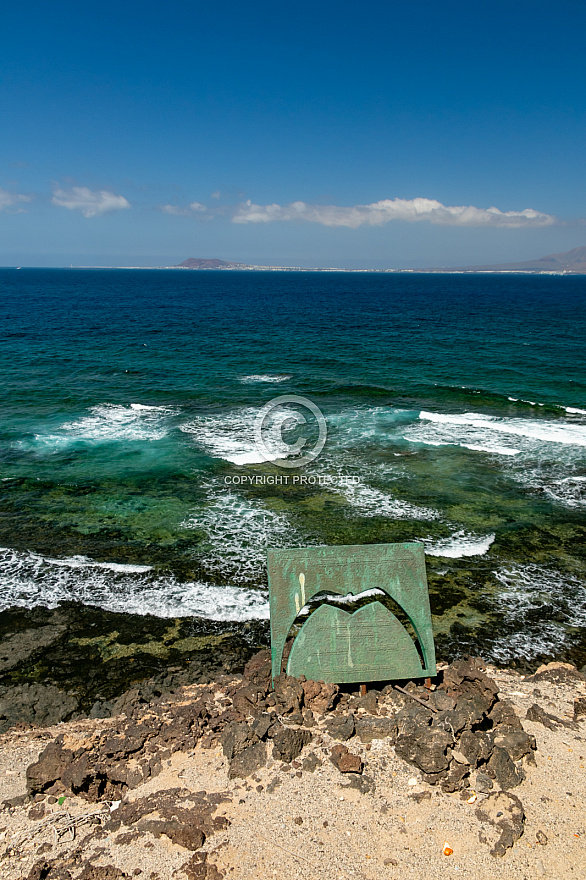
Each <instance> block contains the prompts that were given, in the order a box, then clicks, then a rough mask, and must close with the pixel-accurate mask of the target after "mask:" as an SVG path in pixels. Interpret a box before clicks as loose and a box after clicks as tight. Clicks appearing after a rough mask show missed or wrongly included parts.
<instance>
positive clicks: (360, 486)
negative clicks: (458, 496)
mask: <svg viewBox="0 0 586 880" xmlns="http://www.w3.org/2000/svg"><path fill="white" fill-rule="evenodd" d="M336 491H338V492H339V493H341V494H342V495H344V497H345V498H346V500H347V501H348V502H349V503H350V504H351V505H352V507H353V508H354V509H355V510H357V511H358V512H359V513H360V514H361V516H366V517H368V516H386V517H389V518H390V519H425V520H429V519H437V518H438V516H439V513H438V511H437V510H433V508H431V507H419V506H418V505H416V504H411V503H410V502H409V501H404V500H403V499H401V498H394V497H393V496H392V495H389V494H388V493H386V492H383V491H381V490H380V489H375V488H374V487H373V486H368V485H367V484H365V483H364V482H362V481H360V482H348V483H342V484H341V485H339V486H337V487H336Z"/></svg>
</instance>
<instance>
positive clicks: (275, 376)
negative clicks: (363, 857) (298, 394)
mask: <svg viewBox="0 0 586 880" xmlns="http://www.w3.org/2000/svg"><path fill="white" fill-rule="evenodd" d="M292 378H293V376H292V375H291V374H290V373H265V374H259V375H252V376H242V378H241V379H240V381H241V382H244V383H245V384H246V385H248V384H253V383H255V382H269V383H277V382H286V381H287V379H292Z"/></svg>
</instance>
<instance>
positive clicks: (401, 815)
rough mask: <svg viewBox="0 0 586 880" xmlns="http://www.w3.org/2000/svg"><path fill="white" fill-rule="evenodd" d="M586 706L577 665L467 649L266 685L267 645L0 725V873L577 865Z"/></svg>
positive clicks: (515, 873)
mask: <svg viewBox="0 0 586 880" xmlns="http://www.w3.org/2000/svg"><path fill="white" fill-rule="evenodd" d="M585 721H586V677H585V676H584V675H583V674H582V673H581V672H580V671H579V670H577V669H576V668H575V667H572V666H570V665H567V664H560V663H553V664H549V665H547V666H545V667H542V668H541V669H540V670H538V671H537V672H536V673H535V674H534V675H532V676H527V677H525V676H521V675H520V674H519V673H516V672H513V671H499V670H495V669H494V668H487V667H485V665H484V664H483V663H482V661H480V660H474V659H471V658H468V659H466V660H460V661H456V662H454V663H453V664H451V665H449V666H448V665H443V668H442V669H441V670H440V671H439V673H438V676H437V677H436V679H435V680H434V682H433V683H432V686H431V689H427V688H426V687H424V686H423V685H422V684H421V683H417V682H409V683H407V684H406V685H405V686H404V687H397V686H396V685H392V684H389V685H387V686H385V687H383V688H382V689H381V690H377V689H370V690H369V691H368V692H367V694H366V695H364V696H361V695H359V694H358V693H353V692H351V691H350V690H349V689H345V690H341V689H340V688H338V687H337V686H335V685H328V684H324V683H320V682H311V681H306V680H304V679H303V678H300V679H295V678H292V677H290V676H286V675H282V676H280V677H279V678H278V679H277V680H276V682H275V687H274V689H272V688H271V687H270V657H269V652H268V651H267V650H261V651H260V652H257V653H256V654H254V655H253V656H252V657H250V659H248V662H247V663H246V665H245V668H244V671H243V673H242V674H240V675H234V674H220V675H218V676H217V677H216V679H215V680H212V681H208V682H205V683H204V682H201V683H198V684H192V685H189V686H181V687H177V688H175V689H174V690H173V691H172V692H171V691H168V692H164V693H160V694H159V695H154V694H153V695H151V696H150V698H149V699H148V700H147V699H146V696H145V693H144V692H141V689H140V688H135V689H134V690H131V691H128V692H126V695H125V702H124V705H123V706H122V705H120V706H119V707H118V714H117V715H115V716H113V717H109V718H94V719H86V720H81V719H80V720H78V721H70V722H68V723H61V724H58V725H55V726H53V727H52V728H50V729H44V730H43V729H36V730H31V729H28V730H23V729H20V730H18V729H13V730H12V731H10V732H9V733H5V734H4V735H3V736H2V737H0V786H1V788H3V791H1V790H0V797H4V800H3V814H2V816H1V817H0V835H1V837H2V849H0V859H1V860H2V863H3V876H6V877H7V878H8V880H13V878H14V880H16V878H27V880H78V878H79V880H82V878H83V880H91V878H100V880H124V878H127V877H132V876H139V875H144V876H146V877H149V878H150V880H157V878H159V880H163V878H173V880H199V878H208V880H220V878H223V877H229V876H233V877H243V878H244V877H249V878H253V877H254V878H256V877H258V878H261V877H263V878H264V877H266V876H272V874H273V873H277V869H276V868H275V869H271V870H269V868H268V865H269V863H270V864H272V865H275V864H277V863H279V864H280V868H279V869H278V873H279V875H280V876H285V877H300V878H305V877H307V878H309V877H311V878H312V880H315V877H316V876H320V877H322V876H323V877H324V878H330V877H331V878H334V877H336V878H339V877H344V878H345V877H347V876H349V877H361V878H364V877H366V878H372V880H374V878H375V877H397V876H404V875H405V873H406V872H407V875H408V876H426V877H427V876H430V877H436V876H437V877H442V878H443V877H444V876H446V877H447V876H453V874H452V871H453V869H454V866H460V867H461V868H462V869H466V870H467V871H468V873H469V875H470V876H474V877H476V878H482V877H489V876H491V868H490V864H491V860H492V864H493V868H492V872H493V873H494V858H493V857H494V856H497V857H504V858H503V860H502V862H501V864H502V865H503V866H505V867H504V868H503V869H502V870H501V873H502V874H503V876H510V877H515V878H516V877H518V878H522V877H525V876H539V875H542V876H548V875H549V876H553V877H559V876H562V869H561V868H560V867H559V865H562V864H563V863H564V860H565V863H566V864H565V867H564V872H563V873H564V876H565V874H566V873H570V874H571V872H572V871H573V870H577V868H578V866H579V865H580V864H582V866H583V863H584V856H585V855H586V828H585V827H583V825H584V820H583V817H584V806H585V805H586V773H585V771H584V752H586V739H585V734H586V727H585ZM570 740H572V745H570ZM578 752H581V753H582V754H578ZM564 753H565V754H564ZM15 755H16V757H15ZM553 760H555V770H556V775H555V776H554V777H552V775H551V771H552V769H554V765H553V764H552V763H550V762H551V761H553ZM574 765H575V766H574ZM10 767H15V769H14V770H11V769H10ZM560 786H561V788H560ZM10 788H12V791H13V794H12V795H9V794H8V792H9V789H10ZM558 789H559V790H560V791H561V790H562V789H563V790H564V791H565V792H566V794H565V795H564V797H565V799H566V801H568V802H567V803H565V802H564V803H563V804H559V803H557V801H558V798H557V794H558ZM7 795H8V796H7ZM566 814H568V816H566ZM446 823H447V826H446ZM536 823H537V824H538V826H539V827H536ZM560 823H561V824H560ZM566 824H568V828H566ZM562 825H563V830H562V832H560V830H559V828H560V827H561V826H562ZM446 828H447V830H446ZM552 828H554V829H557V830H553V831H552ZM570 828H571V829H573V830H572V831H571V832H570V830H569V829H570ZM247 829H248V830H247ZM528 829H530V837H529V839H527V833H528ZM438 834H439V837H438ZM267 835H268V836H267ZM422 835H423V837H422ZM560 835H561V836H560ZM442 837H443V838H444V839H443V840H439V838H442ZM324 838H327V842H326V840H325V839H324ZM354 838H355V839H356V841H358V842H354ZM426 838H427V839H428V842H427V843H424V841H425V840H426ZM263 841H264V842H263ZM471 841H473V844H472V843H471ZM259 843H260V847H261V849H262V852H263V854H262V856H261V855H259ZM546 846H549V849H547V850H546V849H545V847H546ZM471 847H472V850H471ZM326 852H327V853H328V856H327V858H326V859H325V860H324V858H323V856H324V854H325V853H326ZM320 853H321V857H320ZM528 853H529V855H530V856H531V858H533V857H535V858H533V862H534V863H535V864H534V865H533V868H532V869H531V870H533V873H530V872H528V868H527V857H528V855H527V854H528ZM544 854H547V855H548V857H553V856H554V855H555V861H556V865H558V863H559V865H558V867H556V871H557V870H559V873H555V872H551V871H549V870H548V869H546V868H545V862H544ZM283 859H284V860H285V864H284V863H283ZM560 859H561V861H560ZM487 860H488V861H487ZM546 861H547V859H546ZM539 865H541V868H540V867H539ZM542 868H543V873H541V869H542ZM414 871H416V872H417V873H413V872H414ZM535 872H537V873H535ZM576 876H578V873H576Z"/></svg>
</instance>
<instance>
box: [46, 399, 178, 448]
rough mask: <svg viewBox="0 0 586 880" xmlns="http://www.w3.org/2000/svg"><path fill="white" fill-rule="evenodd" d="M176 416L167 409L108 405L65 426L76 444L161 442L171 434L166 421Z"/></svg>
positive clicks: (101, 406) (138, 405)
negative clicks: (87, 442) (78, 442)
mask: <svg viewBox="0 0 586 880" xmlns="http://www.w3.org/2000/svg"><path fill="white" fill-rule="evenodd" d="M172 412H174V410H173V409H172V408H170V407H167V406H146V405H144V404H140V403H131V404H130V405H129V406H122V405H118V404H111V403H105V404H100V405H99V406H93V407H92V408H91V409H90V415H88V416H84V417H83V418H81V419H79V420H77V421H75V422H68V423H66V424H64V425H63V426H62V430H64V431H67V432H68V434H69V436H70V437H71V438H72V439H75V440H86V441H98V442H99V441H108V440H159V439H161V437H164V436H165V434H167V433H168V424H167V420H166V417H167V416H168V415H169V414H170V413H172Z"/></svg>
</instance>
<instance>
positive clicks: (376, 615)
mask: <svg viewBox="0 0 586 880" xmlns="http://www.w3.org/2000/svg"><path fill="white" fill-rule="evenodd" d="M267 558H268V573H269V595H270V607H271V655H272V674H273V678H275V676H277V675H279V673H280V672H281V667H282V662H283V650H284V648H285V642H286V641H287V637H288V635H289V631H290V629H291V626H292V624H293V623H294V621H295V620H296V618H297V617H298V615H299V612H300V611H301V609H302V608H303V607H304V606H305V605H306V604H307V603H308V602H309V601H310V600H311V599H312V598H313V597H315V596H317V594H318V593H319V594H322V593H323V594H324V596H325V604H322V605H320V606H319V607H318V608H317V609H316V610H315V611H314V612H313V613H312V614H310V615H309V617H308V618H307V619H306V620H305V623H304V624H303V625H302V627H301V629H300V630H299V632H298V633H297V635H296V636H295V639H294V642H293V646H292V648H291V653H290V655H289V659H288V661H287V673H288V674H289V675H295V676H300V675H305V677H306V678H308V679H313V680H314V681H327V682H334V683H338V684H343V683H350V682H364V683H366V682H368V681H387V680H392V679H402V678H425V677H427V676H433V675H435V674H436V668H435V650H434V645H433V632H432V627H431V612H430V609H429V593H428V590H427V579H426V576H425V555H424V551H423V545H422V544H415V543H409V544H366V545H356V546H345V547H344V546H342V547H300V548H297V549H293V550H269V551H268V554H267ZM373 589H378V590H382V591H383V592H384V593H386V594H387V596H390V597H391V599H393V600H394V601H395V602H397V603H398V605H399V606H400V608H401V609H402V610H403V612H404V613H405V614H406V616H407V617H408V619H409V621H410V623H411V625H412V627H413V631H414V633H415V636H416V639H417V643H416V642H415V641H414V639H413V638H412V636H411V635H410V634H409V632H408V631H407V629H406V628H405V626H404V625H403V624H402V623H401V622H400V621H399V619H398V617H396V615H395V614H393V612H392V611H390V610H389V609H388V608H386V607H385V606H384V605H383V604H382V603H381V602H380V601H378V600H376V599H374V600H373V601H370V602H369V603H368V604H365V605H363V606H362V607H361V608H359V609H358V610H357V611H354V613H351V612H350V611H347V610H345V609H344V607H343V606H342V605H330V604H327V596H328V595H331V596H334V597H337V596H340V597H345V596H352V597H356V596H358V595H359V594H361V593H364V592H366V591H367V590H373ZM321 598H324V597H321Z"/></svg>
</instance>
